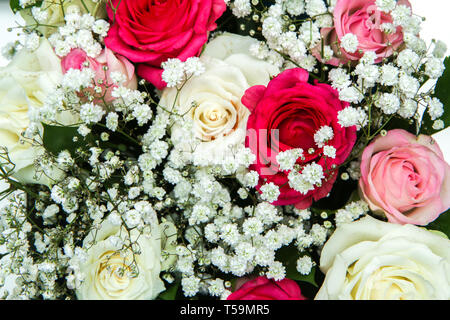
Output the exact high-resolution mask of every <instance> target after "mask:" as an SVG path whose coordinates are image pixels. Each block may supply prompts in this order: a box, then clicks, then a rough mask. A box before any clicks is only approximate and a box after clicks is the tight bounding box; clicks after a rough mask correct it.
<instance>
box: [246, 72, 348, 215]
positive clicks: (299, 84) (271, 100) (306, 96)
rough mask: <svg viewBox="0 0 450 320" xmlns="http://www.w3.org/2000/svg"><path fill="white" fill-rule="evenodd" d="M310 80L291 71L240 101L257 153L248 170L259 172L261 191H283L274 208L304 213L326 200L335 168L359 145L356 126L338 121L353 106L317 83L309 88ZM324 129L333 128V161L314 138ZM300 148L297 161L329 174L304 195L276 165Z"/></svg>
mask: <svg viewBox="0 0 450 320" xmlns="http://www.w3.org/2000/svg"><path fill="white" fill-rule="evenodd" d="M308 77H309V74H308V72H307V71H305V70H303V69H300V68H296V69H289V70H286V71H284V72H283V73H281V74H280V75H278V76H277V77H276V78H274V79H273V80H272V81H270V82H269V84H268V86H267V88H266V87H265V86H254V87H251V88H250V89H248V90H247V91H246V92H245V94H244V96H243V97H242V103H243V104H244V105H245V106H246V107H247V108H249V110H250V111H251V115H250V117H249V120H248V123H247V129H248V132H249V134H248V136H247V140H246V146H247V147H249V148H251V149H252V151H253V153H254V154H255V155H256V163H255V164H253V165H252V166H251V168H250V169H252V170H256V171H257V172H258V173H259V174H260V178H261V179H260V184H259V186H258V188H259V187H260V186H261V185H262V184H263V183H270V182H273V183H274V184H275V185H278V186H279V187H280V196H279V198H278V200H277V201H276V202H274V203H273V204H274V205H291V204H295V205H296V207H297V208H299V209H305V208H308V207H309V206H311V203H312V201H313V200H315V201H317V200H319V199H321V198H323V197H326V196H327V195H328V194H329V192H330V191H331V188H332V186H333V184H334V182H335V180H336V175H337V170H336V169H335V168H336V167H337V166H338V165H340V164H342V163H343V162H344V161H345V159H346V158H347V157H348V156H349V155H350V152H351V151H352V148H353V145H354V144H355V141H356V128H355V127H350V128H342V127H341V125H340V124H338V119H337V114H338V111H340V110H342V109H344V108H346V107H347V106H348V105H349V104H348V103H347V102H343V101H340V100H339V94H338V92H337V91H336V90H334V89H333V88H332V87H331V86H329V85H327V84H322V83H318V82H317V81H316V83H315V84H310V83H308ZM323 126H328V127H330V128H332V129H333V133H334V136H333V138H332V139H331V140H330V141H328V142H327V145H329V146H333V147H334V148H335V149H336V156H335V158H334V159H333V158H329V157H324V156H323V147H320V148H319V147H318V146H317V145H316V143H315V140H314V135H315V133H316V132H317V131H318V130H319V129H321V128H322V127H323ZM274 130H275V131H274ZM265 133H267V134H265ZM297 148H301V149H303V150H304V153H303V158H301V157H300V158H299V159H298V160H297V162H296V163H297V164H298V165H300V166H304V165H307V164H310V163H312V162H315V163H316V164H318V165H320V166H321V167H322V168H323V172H324V176H325V179H324V180H323V181H322V184H321V186H316V187H315V188H314V190H310V191H308V192H307V193H306V194H302V193H300V192H298V191H296V190H294V189H293V188H291V187H290V185H289V180H288V173H289V172H286V171H281V170H280V169H279V166H278V163H277V161H276V156H277V155H278V154H279V153H280V152H285V151H288V150H291V149H297ZM313 149H314V152H311V153H310V151H312V150H313Z"/></svg>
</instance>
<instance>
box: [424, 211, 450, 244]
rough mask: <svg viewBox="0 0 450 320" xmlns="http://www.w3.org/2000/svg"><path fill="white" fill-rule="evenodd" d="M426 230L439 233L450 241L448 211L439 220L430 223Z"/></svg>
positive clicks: (449, 214) (449, 215)
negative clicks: (443, 234)
mask: <svg viewBox="0 0 450 320" xmlns="http://www.w3.org/2000/svg"><path fill="white" fill-rule="evenodd" d="M426 228H427V229H431V230H438V231H441V232H443V233H445V234H446V235H447V237H448V238H449V239H450V210H448V211H447V212H445V213H443V214H441V215H440V216H439V218H437V219H436V220H435V221H433V222H432V223H430V224H429V225H428V226H427V227H426Z"/></svg>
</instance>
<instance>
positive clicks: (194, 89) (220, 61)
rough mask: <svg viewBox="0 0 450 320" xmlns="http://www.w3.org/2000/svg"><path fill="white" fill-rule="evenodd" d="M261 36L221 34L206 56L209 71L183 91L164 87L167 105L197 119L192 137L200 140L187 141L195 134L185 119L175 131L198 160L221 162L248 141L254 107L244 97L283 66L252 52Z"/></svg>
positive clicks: (179, 142) (163, 103)
mask: <svg viewBox="0 0 450 320" xmlns="http://www.w3.org/2000/svg"><path fill="white" fill-rule="evenodd" d="M255 42H256V40H255V39H252V38H250V37H244V36H239V35H235V34H230V33H225V34H223V35H220V36H218V37H217V38H215V39H214V40H212V41H211V42H210V43H208V45H207V46H206V48H205V50H204V52H203V54H202V56H201V58H200V59H201V61H202V62H203V63H204V65H205V68H206V71H205V72H204V73H203V74H201V75H200V76H197V77H194V78H192V79H190V80H189V81H188V82H187V83H186V84H185V85H184V86H183V87H182V89H181V90H180V92H179V93H178V95H177V90H176V89H175V88H167V89H165V90H164V91H163V94H162V97H161V100H160V104H161V106H163V107H165V108H168V109H171V108H172V106H175V108H176V110H177V112H178V114H183V115H184V117H185V119H187V120H192V124H193V137H192V138H194V139H195V140H196V141H197V144H195V145H192V144H189V143H186V141H188V140H189V139H187V137H186V130H185V128H183V125H182V124H180V123H175V125H174V126H173V128H172V131H171V136H172V140H173V142H174V144H175V146H176V147H177V146H178V147H180V146H181V147H182V148H184V149H185V150H189V151H193V153H192V155H193V160H194V163H196V162H201V163H203V164H204V163H205V161H206V162H207V163H208V164H220V163H221V161H223V160H224V159H225V158H226V157H227V155H229V154H230V151H231V150H230V149H231V148H233V147H236V146H240V145H242V146H243V145H244V140H245V136H246V128H247V120H248V116H249V114H250V112H249V111H248V109H247V108H246V107H245V106H244V105H243V104H242V103H241V98H242V96H243V94H244V92H245V90H247V89H248V88H249V87H251V86H254V85H266V84H267V83H268V82H269V81H270V78H271V77H272V76H275V75H276V74H278V72H279V70H278V68H276V67H274V66H273V65H271V64H269V63H267V62H265V61H262V60H258V59H256V58H254V57H252V56H251V55H250V51H249V48H250V46H251V45H252V44H253V43H255ZM175 99H176V101H175ZM205 157H207V158H206V159H205Z"/></svg>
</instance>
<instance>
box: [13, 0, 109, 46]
mask: <svg viewBox="0 0 450 320" xmlns="http://www.w3.org/2000/svg"><path fill="white" fill-rule="evenodd" d="M83 2H84V5H83ZM85 6H86V7H85ZM86 8H87V9H88V10H89V13H91V14H92V15H94V14H95V17H96V18H106V5H105V2H104V1H103V0H99V1H94V0H64V1H55V0H44V1H42V4H41V6H40V9H41V11H43V12H45V13H46V19H45V20H44V21H40V24H41V25H42V26H40V27H39V28H38V30H39V31H40V32H42V34H43V35H44V36H45V37H48V36H49V35H51V34H52V33H54V32H56V31H57V30H58V28H57V27H60V26H63V25H64V15H65V14H67V13H70V12H79V13H81V14H84V13H87V10H86ZM20 14H21V15H22V17H23V19H24V20H25V22H26V23H27V24H28V25H35V24H36V23H37V22H36V20H35V19H34V17H33V15H32V14H31V9H25V10H21V11H20Z"/></svg>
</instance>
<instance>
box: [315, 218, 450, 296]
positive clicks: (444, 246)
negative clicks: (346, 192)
mask: <svg viewBox="0 0 450 320" xmlns="http://www.w3.org/2000/svg"><path fill="white" fill-rule="evenodd" d="M320 269H321V270H322V272H324V273H325V274H326V277H325V281H324V283H323V285H322V287H321V288H320V290H319V292H318V294H317V296H316V299H317V300H412V299H420V300H428V299H433V300H437V299H439V300H440V299H443V300H448V299H450V240H448V239H447V238H446V237H444V236H442V235H440V234H436V233H435V232H430V231H428V230H426V229H422V228H419V227H416V226H413V225H404V226H402V225H398V224H392V223H387V222H382V221H380V220H376V219H374V218H372V217H370V216H367V217H365V218H363V219H361V220H359V221H357V222H353V223H349V224H345V225H343V226H342V227H339V228H337V229H336V231H335V232H334V234H333V235H332V236H331V238H330V239H329V240H328V242H327V243H326V244H325V246H324V248H323V250H322V254H321V257H320Z"/></svg>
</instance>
